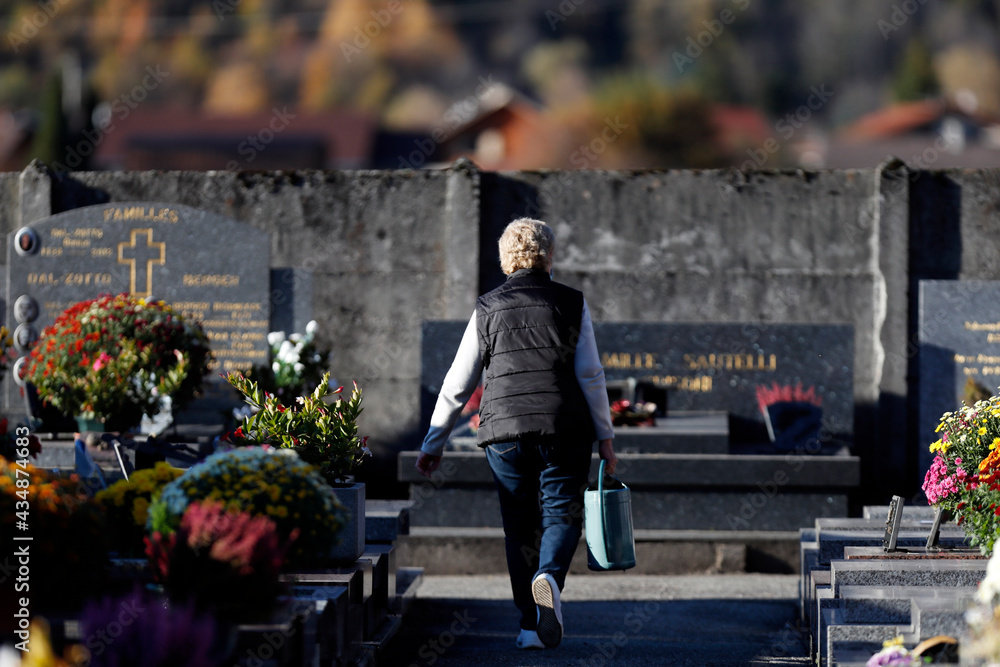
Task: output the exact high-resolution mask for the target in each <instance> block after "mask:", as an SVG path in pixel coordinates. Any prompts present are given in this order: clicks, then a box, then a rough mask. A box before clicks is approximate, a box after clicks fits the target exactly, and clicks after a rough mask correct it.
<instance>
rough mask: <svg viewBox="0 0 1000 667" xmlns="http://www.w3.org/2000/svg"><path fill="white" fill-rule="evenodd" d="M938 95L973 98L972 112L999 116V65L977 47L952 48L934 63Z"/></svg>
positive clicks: (991, 55)
mask: <svg viewBox="0 0 1000 667" xmlns="http://www.w3.org/2000/svg"><path fill="white" fill-rule="evenodd" d="M934 69H935V71H936V72H937V77H938V80H939V81H940V82H941V89H942V91H943V92H944V93H945V94H946V95H948V96H949V97H952V98H954V97H956V96H958V95H959V94H960V93H961V94H962V95H963V96H964V97H968V94H967V93H968V92H971V93H972V94H974V95H975V100H976V109H977V110H979V111H983V112H986V113H991V114H1000V61H998V60H997V57H996V55H994V53H993V52H992V51H991V50H990V49H988V48H986V47H984V46H981V45H978V44H960V45H958V46H953V47H952V48H950V49H948V50H947V51H945V52H944V53H942V54H940V55H938V56H937V57H936V58H935V59H934Z"/></svg>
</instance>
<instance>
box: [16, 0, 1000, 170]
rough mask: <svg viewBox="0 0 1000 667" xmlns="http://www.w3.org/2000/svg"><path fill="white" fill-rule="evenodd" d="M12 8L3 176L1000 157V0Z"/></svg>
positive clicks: (775, 164)
mask: <svg viewBox="0 0 1000 667" xmlns="http://www.w3.org/2000/svg"><path fill="white" fill-rule="evenodd" d="M4 9H5V10H4V39H3V41H2V52H0V168H2V169H4V170H17V169H20V168H22V167H23V166H24V165H25V164H26V163H27V162H28V161H30V159H31V158H33V157H37V158H40V159H42V160H43V161H45V162H47V163H49V164H50V165H54V166H56V168H65V169H73V170H77V169H201V170H205V169H292V168H335V169H339V168H400V167H433V166H439V165H442V164H449V163H451V162H452V161H453V160H454V159H456V158H457V157H459V156H466V157H469V158H471V159H472V160H474V161H475V162H476V163H477V164H479V166H480V167H482V168H484V169H537V168H571V169H573V168H607V169H620V168H634V169H645V168H675V167H686V168H710V167H729V166H732V167H738V168H744V169H750V168H754V169H774V168H797V167H806V168H819V167H836V168H844V167H873V166H875V165H877V164H878V163H879V162H880V161H881V160H882V159H883V158H884V157H885V156H886V155H888V154H894V155H896V156H898V157H900V158H902V159H903V160H905V161H907V162H908V163H910V164H912V165H914V166H922V167H945V166H969V167H973V166H974V167H982V166H996V165H997V164H1000V161H998V158H1000V150H998V146H1000V129H998V128H1000V125H998V123H1000V57H998V56H1000V34H998V28H1000V2H998V1H997V0H955V1H954V2H948V3H943V2H924V0H900V1H899V2H895V3H888V2H886V3H883V2H877V3H872V2H866V1H865V0H839V1H838V2H826V1H823V0H672V1H670V2H665V1H657V0H561V1H560V2H554V1H551V0H516V1H514V2H511V1H510V0H203V1H200V2H194V1H179V2H178V1H173V2H165V1H164V0H46V1H44V2H35V1H34V0H23V1H18V0H14V1H11V2H7V3H5V8H4ZM264 147H266V148H267V150H264Z"/></svg>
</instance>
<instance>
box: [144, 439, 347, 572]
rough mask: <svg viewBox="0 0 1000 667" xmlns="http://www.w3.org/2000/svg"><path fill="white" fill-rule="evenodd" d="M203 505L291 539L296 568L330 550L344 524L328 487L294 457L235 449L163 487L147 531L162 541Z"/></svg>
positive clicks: (258, 449) (283, 452) (286, 452)
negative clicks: (270, 526)
mask: <svg viewBox="0 0 1000 667" xmlns="http://www.w3.org/2000/svg"><path fill="white" fill-rule="evenodd" d="M205 500H211V501H216V502H219V503H222V505H223V506H224V508H225V509H226V510H227V511H233V512H245V513H247V514H249V515H251V516H263V517H266V518H268V519H270V520H271V521H273V522H274V524H275V527H276V529H277V534H278V536H279V538H280V540H281V541H282V542H285V541H291V540H293V539H294V544H293V547H292V550H291V552H290V554H289V558H290V560H291V561H292V562H293V563H295V564H297V565H302V564H306V563H308V562H310V561H311V560H314V559H317V555H318V554H327V553H329V552H330V551H332V550H333V549H334V547H335V546H336V544H337V541H338V539H339V537H340V532H341V530H342V528H343V527H344V523H345V520H346V517H345V510H344V508H343V507H342V506H341V505H340V503H339V502H338V500H337V496H336V495H335V494H334V492H333V489H332V488H331V487H330V485H329V484H327V483H326V481H325V480H324V479H323V478H322V477H320V475H319V473H318V472H317V471H316V469H315V468H314V467H313V466H311V465H309V464H308V463H306V462H305V461H303V460H301V459H300V458H299V457H298V456H296V455H295V453H294V452H292V451H289V450H274V449H270V448H264V447H241V448H237V449H233V450H229V451H221V452H216V453H215V454H212V455H211V456H209V457H208V458H206V459H205V460H204V461H202V462H201V463H197V464H195V465H193V466H191V468H189V469H188V470H187V472H185V473H184V474H183V475H181V476H180V477H178V478H177V479H175V480H174V481H173V482H170V483H169V484H167V485H166V486H165V487H163V490H162V491H161V492H160V495H159V496H157V497H156V498H155V499H154V500H153V503H152V505H151V506H150V508H149V521H148V524H147V529H148V530H149V531H151V532H152V533H154V534H155V533H159V534H160V535H161V536H163V537H164V538H165V537H166V536H169V535H171V534H172V533H174V532H175V531H177V530H178V529H180V527H181V524H182V521H183V518H184V514H185V512H186V511H187V509H188V507H189V506H190V505H191V504H192V503H195V502H200V501H205ZM157 539H159V538H157Z"/></svg>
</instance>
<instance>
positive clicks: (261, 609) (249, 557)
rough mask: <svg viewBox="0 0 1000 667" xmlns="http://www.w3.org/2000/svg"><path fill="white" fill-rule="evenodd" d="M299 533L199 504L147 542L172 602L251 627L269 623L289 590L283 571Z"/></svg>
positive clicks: (217, 506) (261, 518) (235, 511)
mask: <svg viewBox="0 0 1000 667" xmlns="http://www.w3.org/2000/svg"><path fill="white" fill-rule="evenodd" d="M298 534H299V529H297V528H296V529H293V530H292V532H291V533H290V534H288V535H287V536H284V535H282V533H281V531H280V530H279V529H278V526H277V524H276V523H275V522H274V521H273V520H271V519H270V518H268V517H266V516H263V515H260V514H256V515H254V514H251V513H250V512H246V511H241V510H238V509H227V508H226V505H225V504H224V503H223V502H222V501H217V500H199V501H196V502H193V503H191V504H190V505H188V506H187V509H186V510H184V514H183V515H182V517H181V522H180V526H179V527H178V528H177V530H176V531H174V532H172V533H169V534H166V535H165V534H163V533H159V532H156V533H153V536H152V537H151V538H149V539H147V540H146V554H147V556H149V559H150V562H151V564H152V567H153V576H154V577H155V579H156V581H157V582H159V583H160V584H162V585H163V586H164V588H165V590H166V593H167V595H168V596H169V597H170V600H171V601H172V602H173V603H175V604H185V603H191V604H193V605H194V606H195V608H196V609H197V610H199V611H206V612H211V613H212V614H213V615H215V616H216V617H218V618H221V619H222V620H224V621H227V622H252V621H259V620H263V619H264V618H267V617H268V616H269V615H270V613H271V611H272V610H273V608H274V607H275V606H276V603H277V601H278V596H279V595H280V594H281V593H282V592H283V591H284V586H283V585H282V582H281V580H280V574H281V569H282V567H283V566H284V565H285V562H286V556H287V554H288V551H289V548H290V546H291V545H292V543H293V542H294V541H295V538H296V537H298Z"/></svg>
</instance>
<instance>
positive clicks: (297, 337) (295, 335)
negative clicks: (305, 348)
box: [288, 333, 302, 343]
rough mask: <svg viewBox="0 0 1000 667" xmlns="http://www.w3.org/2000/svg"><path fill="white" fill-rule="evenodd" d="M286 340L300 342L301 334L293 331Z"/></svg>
mask: <svg viewBox="0 0 1000 667" xmlns="http://www.w3.org/2000/svg"><path fill="white" fill-rule="evenodd" d="M288 340H290V341H292V342H293V343H302V334H300V333H293V334H292V335H291V336H289V337H288Z"/></svg>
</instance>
